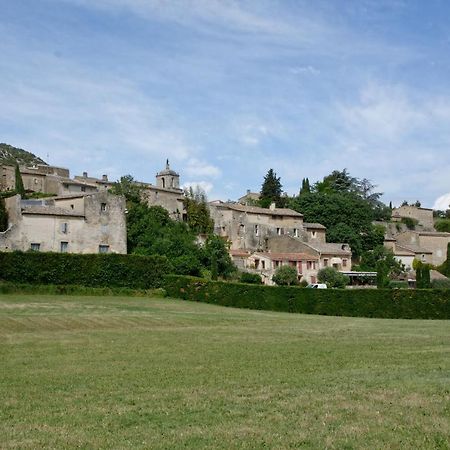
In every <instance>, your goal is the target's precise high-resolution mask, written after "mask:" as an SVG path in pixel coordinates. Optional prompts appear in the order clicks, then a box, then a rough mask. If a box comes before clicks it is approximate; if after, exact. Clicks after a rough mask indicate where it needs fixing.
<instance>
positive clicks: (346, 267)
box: [230, 236, 352, 285]
mask: <svg viewBox="0 0 450 450" xmlns="http://www.w3.org/2000/svg"><path fill="white" fill-rule="evenodd" d="M230 256H231V258H232V260H233V262H234V263H235V264H236V266H237V267H238V269H240V270H244V271H247V272H251V273H257V274H259V275H261V278H262V280H263V282H264V283H265V284H268V285H272V284H273V282H272V277H273V275H274V274H275V271H276V270H277V268H278V267H280V266H282V265H290V266H292V267H295V268H296V269H297V276H298V280H299V281H302V280H305V281H306V282H308V283H316V282H317V275H318V272H319V270H320V269H323V268H324V267H334V268H335V269H336V270H338V271H341V272H350V271H351V269H352V252H351V250H350V247H349V246H348V245H347V244H332V243H327V242H319V241H313V242H304V241H302V240H301V239H299V238H296V237H293V236H274V237H271V238H268V240H267V249H266V250H265V251H248V250H247V251H246V250H239V249H238V250H231V251H230Z"/></svg>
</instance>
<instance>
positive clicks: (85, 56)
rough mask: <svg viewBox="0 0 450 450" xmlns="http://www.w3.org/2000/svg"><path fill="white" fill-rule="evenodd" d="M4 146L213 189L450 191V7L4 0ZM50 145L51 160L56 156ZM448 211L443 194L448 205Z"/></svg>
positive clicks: (0, 80) (361, 0)
mask: <svg viewBox="0 0 450 450" xmlns="http://www.w3.org/2000/svg"><path fill="white" fill-rule="evenodd" d="M0 8H1V9H0V11H1V15H0V35H1V39H0V105H1V107H0V141H1V142H7V143H9V144H12V145H15V146H18V147H22V148H25V149H27V150H30V151H32V152H34V153H36V154H38V155H39V156H41V157H43V158H44V159H49V162H50V163H51V164H54V165H62V166H66V167H69V168H70V169H71V173H72V174H74V175H75V174H80V173H81V172H83V171H85V170H86V171H88V172H89V173H90V174H92V175H97V176H100V175H102V174H103V173H108V174H109V175H110V177H111V178H113V179H116V178H117V177H119V176H120V175H124V174H131V175H133V176H134V177H135V178H136V179H139V180H142V181H149V182H152V181H153V180H154V175H155V173H156V171H158V170H159V169H161V168H162V167H163V165H164V163H165V159H166V158H170V160H171V165H172V167H173V168H174V169H176V170H178V171H179V172H180V173H181V176H182V182H183V183H187V184H188V183H200V184H201V185H202V186H204V188H205V189H206V190H207V191H208V196H209V198H210V199H211V200H214V199H217V198H221V199H224V200H226V199H229V198H230V199H236V198H238V197H239V196H241V195H242V194H243V193H245V191H246V189H251V190H259V189H260V186H261V182H262V179H263V177H264V175H265V173H266V172H267V170H268V169H269V168H273V169H274V170H275V171H276V172H277V174H278V176H281V181H282V183H283V187H284V189H285V190H286V191H287V192H288V193H289V194H294V193H296V192H297V191H298V189H299V186H300V183H301V180H302V178H303V177H309V179H310V180H311V181H316V180H318V179H320V178H322V177H323V176H324V175H327V174H328V173H330V172H331V171H332V170H334V169H343V168H347V169H348V170H349V171H350V173H351V174H352V175H353V176H357V177H360V178H363V177H366V178H369V179H371V180H372V181H373V182H374V183H375V184H377V185H378V190H380V191H382V192H384V193H385V195H384V198H383V199H384V201H386V202H389V201H393V203H394V204H397V203H400V202H401V201H402V200H408V201H415V200H417V199H419V200H421V201H422V204H423V206H428V207H432V206H433V205H434V204H435V202H436V200H437V199H438V198H439V197H441V196H444V195H446V197H444V198H443V199H442V200H441V204H443V205H444V206H445V205H446V204H448V203H450V151H449V148H450V78H449V76H448V74H449V73H450V56H449V55H450V27H449V26H448V17H450V2H448V1H445V0H443V1H439V0H431V1H427V2H424V1H422V0H417V1H414V0H409V1H407V0H405V1H402V0H386V1H384V0H355V1H344V0H341V1H337V0H335V1H330V0H316V1H314V2H311V1H302V0H284V1H275V0H272V1H266V0H254V1H237V0H236V1H228V0H222V1H219V0H184V1H182V0H171V1H163V0H0ZM47 155H48V158H47ZM441 207H442V206H441Z"/></svg>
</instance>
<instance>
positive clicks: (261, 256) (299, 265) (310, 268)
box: [246, 252, 319, 286]
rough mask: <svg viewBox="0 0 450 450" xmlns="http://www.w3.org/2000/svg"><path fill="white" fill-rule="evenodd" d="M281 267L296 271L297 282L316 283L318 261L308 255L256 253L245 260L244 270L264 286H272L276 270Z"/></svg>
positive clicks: (315, 257)
mask: <svg viewBox="0 0 450 450" xmlns="http://www.w3.org/2000/svg"><path fill="white" fill-rule="evenodd" d="M281 266H291V267H294V268H295V270H296V271H297V280H298V281H306V282H307V283H308V284H309V283H316V282H317V272H318V269H319V260H318V257H317V256H314V255H312V254H308V253H273V252H271V253H267V252H256V253H253V254H251V255H250V256H249V257H248V259H247V266H246V270H247V271H248V272H251V273H257V274H259V275H260V276H261V279H262V281H263V283H264V284H266V285H269V286H273V285H274V284H275V283H274V282H273V281H272V278H273V276H274V275H275V272H276V270H277V269H278V268H279V267H281Z"/></svg>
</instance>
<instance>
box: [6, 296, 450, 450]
mask: <svg viewBox="0 0 450 450" xmlns="http://www.w3.org/2000/svg"><path fill="white" fill-rule="evenodd" d="M0 362H1V363H0V448H2V449H10V448H20V449H36V448H55V449H62V448H119V449H122V448H133V449H135V448H151V449H159V448H166V449H179V448H195V449H198V448H220V449H250V448H261V449H267V448H273V449H288V448H336V449H350V448H358V449H359V448H367V449H379V448H393V449H405V448H411V449H413V448H414V449H417V448H421V449H423V448H425V449H426V448H430V449H435V448H442V449H444V448H450V440H449V438H450V322H445V321H420V320H414V321H413V320H411V321H407V320H381V319H358V318H342V317H340V318H336V317H323V316H304V315H296V314H286V313H273V312H262V311H247V310H237V309H232V308H222V307H218V306H214V305H208V304H198V303H193V302H183V301H179V300H169V299H148V298H120V297H68V296H67V297H63V296H25V295H2V296H0Z"/></svg>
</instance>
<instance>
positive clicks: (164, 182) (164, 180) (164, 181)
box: [162, 178, 166, 188]
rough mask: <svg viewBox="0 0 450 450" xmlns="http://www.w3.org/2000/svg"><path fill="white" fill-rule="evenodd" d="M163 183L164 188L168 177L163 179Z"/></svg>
mask: <svg viewBox="0 0 450 450" xmlns="http://www.w3.org/2000/svg"><path fill="white" fill-rule="evenodd" d="M162 185H163V188H165V187H166V179H165V178H163V179H162Z"/></svg>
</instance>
